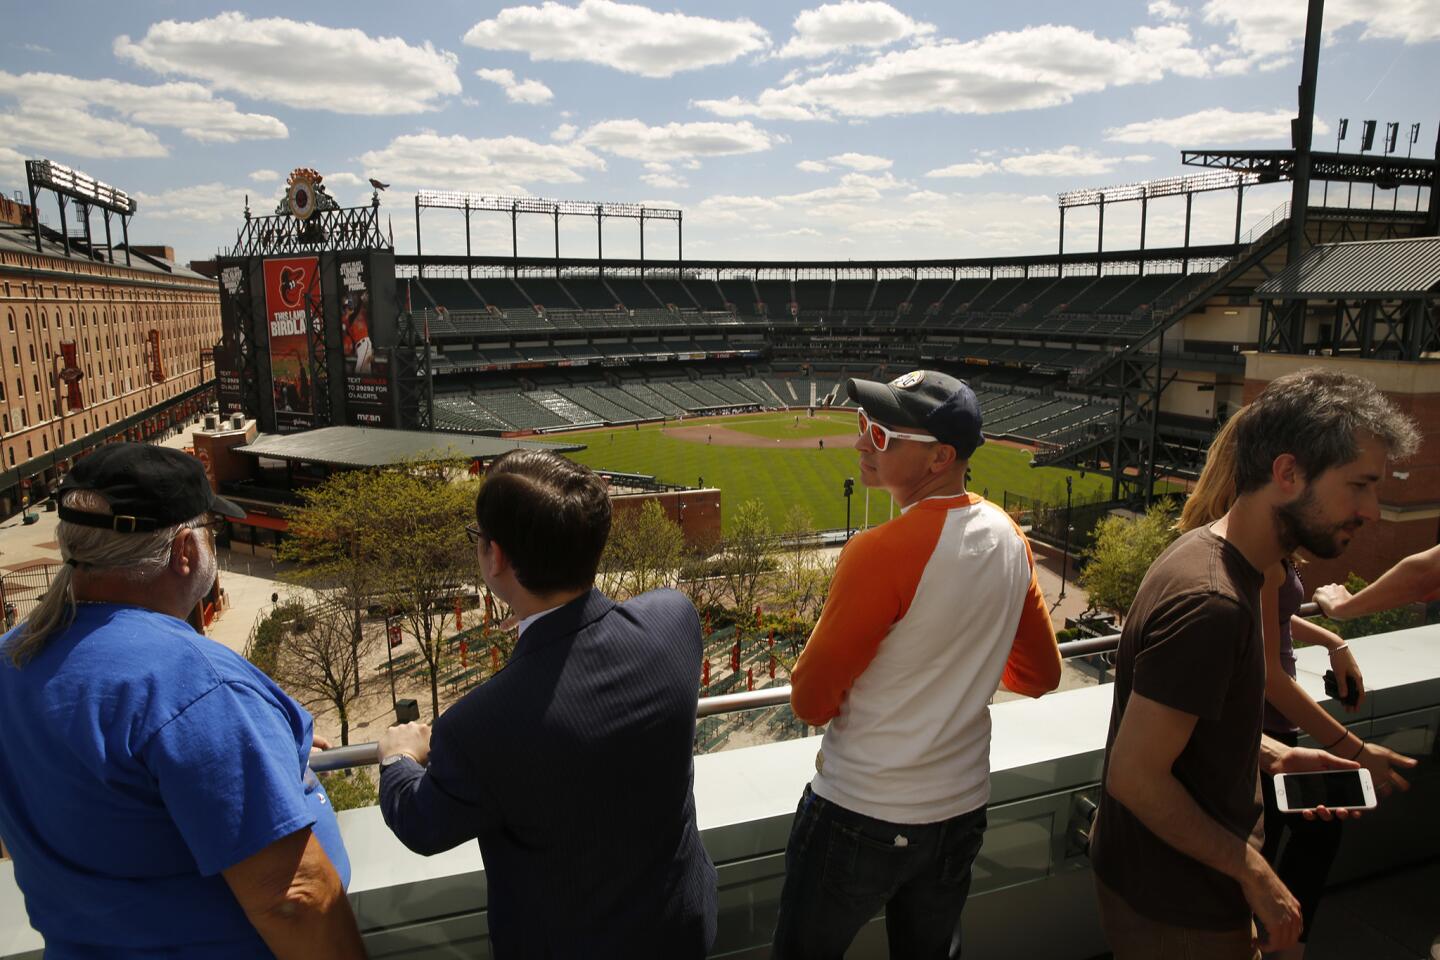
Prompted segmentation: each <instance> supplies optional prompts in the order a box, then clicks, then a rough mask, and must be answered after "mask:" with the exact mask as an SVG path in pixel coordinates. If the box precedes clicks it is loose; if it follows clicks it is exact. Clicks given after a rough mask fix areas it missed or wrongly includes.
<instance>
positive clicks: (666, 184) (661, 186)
mask: <svg viewBox="0 0 1440 960" xmlns="http://www.w3.org/2000/svg"><path fill="white" fill-rule="evenodd" d="M640 179H641V180H642V181H644V182H645V183H647V184H649V185H650V186H652V187H654V188H655V189H657V190H674V189H678V188H680V187H688V186H689V185H690V184H689V182H688V181H687V180H686V179H685V178H684V177H677V176H675V175H674V174H670V173H643V174H641V175H640Z"/></svg>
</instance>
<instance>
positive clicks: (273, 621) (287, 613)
mask: <svg viewBox="0 0 1440 960" xmlns="http://www.w3.org/2000/svg"><path fill="white" fill-rule="evenodd" d="M304 613H305V605H304V604H303V603H301V602H300V601H298V600H287V601H286V602H284V603H282V604H278V605H277V606H276V607H275V609H273V610H271V611H270V612H269V613H266V614H264V615H263V616H261V617H260V619H259V621H257V622H256V624H255V629H254V630H252V631H251V632H250V638H249V639H248V640H246V641H245V653H244V656H245V659H246V660H249V661H250V662H251V663H253V664H254V665H255V666H257V667H259V668H260V670H261V672H263V673H264V674H265V675H266V676H267V677H269V678H270V679H272V680H274V679H275V661H276V660H277V659H278V658H279V656H280V644H281V643H282V642H283V640H284V637H285V634H286V633H288V632H289V630H290V625H291V624H292V623H293V622H294V621H295V619H296V618H297V617H300V616H302V615H303V614H304Z"/></svg>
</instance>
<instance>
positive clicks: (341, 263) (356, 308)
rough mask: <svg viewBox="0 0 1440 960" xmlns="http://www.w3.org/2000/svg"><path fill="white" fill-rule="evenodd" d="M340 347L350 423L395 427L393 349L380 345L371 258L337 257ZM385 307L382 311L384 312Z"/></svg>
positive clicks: (346, 420) (380, 336)
mask: <svg viewBox="0 0 1440 960" xmlns="http://www.w3.org/2000/svg"><path fill="white" fill-rule="evenodd" d="M338 269H339V275H340V276H339V284H340V289H339V298H340V346H341V351H342V353H343V354H344V357H345V422H346V423H349V424H352V425H354V426H358V427H393V426H394V425H395V422H394V418H393V417H392V416H391V396H390V351H389V350H388V349H384V348H383V347H382V346H381V344H382V343H383V341H384V340H385V339H387V338H386V337H384V336H383V334H384V332H385V330H384V328H385V326H386V325H385V324H383V323H380V322H379V321H380V319H381V318H380V316H379V314H380V312H381V311H380V310H377V307H379V306H380V305H379V304H376V303H374V302H373V301H372V297H373V296H374V294H373V291H372V279H373V277H372V273H373V264H372V263H371V262H370V258H369V256H368V255H364V254H361V255H359V256H355V257H340V258H338ZM382 309H383V308H382Z"/></svg>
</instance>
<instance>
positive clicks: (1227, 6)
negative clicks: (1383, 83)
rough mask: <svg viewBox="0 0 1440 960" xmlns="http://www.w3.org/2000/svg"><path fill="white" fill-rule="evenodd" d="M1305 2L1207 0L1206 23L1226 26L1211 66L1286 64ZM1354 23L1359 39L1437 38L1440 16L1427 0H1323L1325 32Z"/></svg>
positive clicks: (1230, 70) (1236, 69) (1299, 35)
mask: <svg viewBox="0 0 1440 960" xmlns="http://www.w3.org/2000/svg"><path fill="white" fill-rule="evenodd" d="M1305 12H1306V8H1305V4H1303V3H1255V2H1253V0H1208V2H1207V3H1206V4H1205V7H1204V9H1203V16H1204V20H1205V22H1206V23H1207V24H1212V25H1220V26H1224V27H1228V28H1229V30H1230V36H1229V40H1228V47H1227V48H1224V49H1221V48H1217V49H1216V51H1215V52H1214V53H1213V54H1212V56H1215V57H1216V59H1218V60H1219V61H1220V62H1219V63H1217V66H1216V72H1218V73H1222V74H1238V73H1244V72H1247V71H1248V70H1250V69H1252V68H1253V69H1258V70H1267V69H1276V68H1278V67H1280V66H1284V65H1285V64H1288V63H1289V62H1290V60H1291V57H1290V56H1289V54H1290V52H1291V51H1293V50H1294V49H1295V48H1297V47H1298V46H1300V44H1301V43H1302V42H1303V40H1304V38H1305ZM1350 28H1358V34H1359V37H1360V39H1361V40H1400V41H1401V42H1403V43H1406V44H1417V43H1427V42H1430V41H1433V40H1440V16H1436V11H1435V6H1434V4H1433V3H1431V2H1427V0H1331V2H1330V3H1327V4H1326V5H1325V19H1324V33H1325V38H1326V40H1327V41H1333V40H1334V39H1335V37H1336V35H1337V34H1338V33H1340V32H1341V31H1346V30H1348V29H1350Z"/></svg>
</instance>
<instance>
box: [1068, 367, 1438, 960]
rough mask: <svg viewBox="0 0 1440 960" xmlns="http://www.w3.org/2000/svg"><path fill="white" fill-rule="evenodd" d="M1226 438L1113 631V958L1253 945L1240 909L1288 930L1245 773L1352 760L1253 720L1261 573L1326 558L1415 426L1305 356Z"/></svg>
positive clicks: (1261, 673) (1259, 688)
mask: <svg viewBox="0 0 1440 960" xmlns="http://www.w3.org/2000/svg"><path fill="white" fill-rule="evenodd" d="M1235 442H1236V460H1237V464H1236V476H1235V485H1236V491H1237V497H1236V499H1235V502H1234V505H1233V506H1232V507H1231V509H1230V511H1229V512H1228V513H1226V515H1225V516H1224V517H1222V518H1220V520H1218V521H1216V522H1215V523H1214V524H1212V525H1210V526H1209V527H1202V528H1200V529H1198V530H1194V531H1191V532H1190V533H1187V534H1185V535H1184V536H1182V537H1181V538H1180V539H1179V540H1177V541H1176V542H1175V543H1174V544H1172V545H1171V547H1170V549H1168V550H1167V551H1165V553H1164V554H1162V555H1161V556H1160V558H1159V559H1158V560H1157V561H1156V562H1155V563H1154V565H1153V566H1151V568H1150V570H1149V572H1148V573H1147V574H1146V576H1145V580H1144V582H1143V583H1142V584H1141V586H1140V590H1139V592H1138V593H1137V594H1136V597H1135V602H1134V603H1133V604H1132V605H1131V607H1130V612H1129V614H1128V616H1127V617H1126V621H1125V628H1124V631H1123V633H1122V634H1121V638H1120V647H1119V650H1118V652H1117V656H1116V673H1115V702H1114V707H1113V710H1112V713H1111V718H1110V735H1109V742H1108V744H1107V746H1106V752H1105V774H1104V789H1103V790H1102V792H1101V799H1100V809H1099V811H1098V813H1097V814H1096V818H1095V827H1094V830H1093V832H1092V836H1091V843H1090V855H1091V859H1092V860H1093V861H1094V866H1095V874H1096V880H1097V888H1098V893H1099V897H1100V913H1101V922H1102V924H1103V926H1104V928H1105V934H1106V937H1107V938H1108V939H1109V940H1110V945H1111V948H1112V949H1113V950H1114V953H1115V957H1116V958H1117V960H1131V958H1137V960H1139V958H1143V960H1163V958H1167V957H1187V958H1210V957H1214V958H1232V957H1233V958H1244V960H1251V958H1258V957H1259V952H1258V950H1257V949H1256V938H1255V937H1254V936H1253V935H1252V925H1251V917H1252V915H1253V916H1254V917H1255V918H1256V920H1257V921H1258V923H1259V925H1260V926H1261V927H1263V931H1262V935H1261V938H1260V939H1261V941H1262V942H1261V943H1260V944H1259V945H1260V946H1262V947H1264V948H1265V949H1266V950H1281V949H1285V948H1287V947H1289V946H1290V945H1292V944H1293V943H1294V942H1295V940H1296V938H1297V937H1298V936H1299V933H1300V911H1299V906H1298V904H1297V903H1296V901H1295V898H1294V897H1292V896H1291V895H1290V892H1289V891H1288V890H1286V889H1285V887H1284V885H1283V884H1282V883H1281V882H1280V881H1279V879H1278V878H1276V876H1275V874H1274V872H1273V871H1272V870H1271V869H1270V867H1269V866H1268V865H1267V864H1266V863H1265V860H1264V858H1263V857H1262V856H1261V854H1260V849H1259V845H1258V843H1257V844H1253V845H1252V844H1251V843H1248V842H1247V839H1248V838H1249V837H1250V835H1251V834H1252V832H1255V828H1256V825H1257V822H1258V820H1259V817H1260V812H1261V800H1260V791H1259V782H1258V779H1257V771H1260V770H1263V771H1265V772H1266V773H1280V772H1299V771H1303V770H1317V769H1327V768H1338V767H1354V766H1356V764H1355V763H1353V762H1351V761H1347V760H1342V759H1340V758H1337V757H1332V756H1330V755H1329V754H1326V753H1324V752H1322V751H1319V750H1307V749H1300V748H1286V747H1285V746H1284V745H1282V744H1280V743H1277V742H1276V741H1274V740H1270V739H1268V738H1264V737H1262V735H1261V716H1262V710H1263V706H1264V702H1265V659H1264V648H1263V643H1262V641H1261V637H1260V620H1259V616H1260V597H1259V595H1260V585H1261V582H1262V580H1263V576H1262V574H1261V571H1262V570H1265V569H1266V568H1268V567H1270V566H1272V565H1274V564H1277V563H1279V562H1280V559H1281V558H1282V557H1285V556H1287V555H1289V554H1290V553H1291V552H1292V551H1294V550H1295V549H1296V548H1297V547H1301V546H1303V547H1305V548H1306V549H1307V550H1308V551H1310V552H1311V553H1314V554H1316V555H1317V556H1323V557H1334V556H1338V555H1339V554H1340V553H1341V552H1342V551H1343V550H1344V549H1345V547H1346V546H1348V544H1349V542H1350V539H1351V537H1352V536H1353V534H1354V532H1355V531H1356V530H1357V529H1358V528H1359V527H1360V526H1361V525H1362V524H1363V523H1364V522H1365V521H1366V520H1374V519H1377V518H1378V516H1379V501H1378V498H1377V496H1376V490H1375V488H1376V485H1377V484H1378V483H1379V481H1380V479H1381V477H1382V476H1383V474H1384V469H1385V463H1386V460H1387V459H1388V458H1389V457H1391V456H1394V457H1404V456H1408V455H1409V454H1410V452H1411V451H1412V450H1413V449H1414V447H1415V445H1416V443H1417V442H1418V434H1417V431H1416V429H1415V426H1414V424H1413V423H1412V422H1411V421H1410V420H1409V419H1408V418H1407V417H1405V416H1404V415H1402V414H1400V413H1399V412H1398V411H1396V409H1395V408H1394V407H1393V406H1392V405H1391V404H1390V403H1389V401H1387V400H1386V399H1385V398H1384V396H1383V395H1382V394H1381V393H1380V392H1379V391H1378V390H1376V389H1375V387H1374V386H1372V385H1371V384H1369V383H1367V382H1366V381H1363V380H1360V379H1359V378H1358V377H1351V376H1347V375H1343V374H1336V373H1328V372H1323V371H1319V370H1306V371H1301V372H1299V373H1295V374H1290V375H1287V376H1285V377H1281V378H1279V379H1277V380H1275V381H1273V382H1272V383H1271V384H1270V385H1269V386H1268V387H1267V388H1266V389H1265V391H1264V392H1263V393H1262V394H1261V395H1260V396H1259V397H1258V398H1257V399H1256V400H1255V402H1254V404H1253V405H1252V407H1251V409H1250V410H1249V411H1247V413H1246V417H1245V420H1244V421H1242V422H1241V424H1240V426H1239V428H1238V430H1237V434H1236V440H1235Z"/></svg>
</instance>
